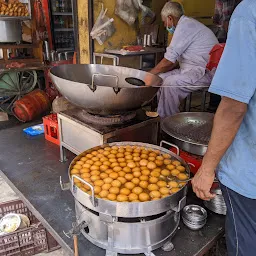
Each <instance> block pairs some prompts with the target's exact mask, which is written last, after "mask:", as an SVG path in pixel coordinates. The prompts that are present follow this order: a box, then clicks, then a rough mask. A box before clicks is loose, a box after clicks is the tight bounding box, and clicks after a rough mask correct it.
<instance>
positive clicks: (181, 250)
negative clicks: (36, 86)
mask: <svg viewBox="0 0 256 256" xmlns="http://www.w3.org/2000/svg"><path fill="white" fill-rule="evenodd" d="M28 126H31V124H23V125H21V126H17V127H14V128H11V129H6V130H2V131H1V134H0V150H1V155H0V170H1V171H0V175H1V176H2V177H3V178H4V179H5V180H6V181H7V182H8V184H9V185H10V186H11V187H12V188H13V189H14V191H15V192H16V193H17V194H18V195H19V196H20V198H21V199H22V200H23V201H24V203H25V204H26V205H27V206H28V208H29V209H30V210H31V211H32V212H33V214H34V215H35V216H36V217H37V218H38V219H39V220H40V221H41V222H42V224H43V225H44V226H45V227H46V228H47V229H48V230H49V232H50V233H51V234H52V235H53V236H54V237H55V239H56V240H57V241H58V242H59V244H60V245H61V246H62V247H63V249H64V250H65V251H66V252H67V253H68V254H70V255H73V251H72V250H73V240H72V239H69V238H67V237H66V236H65V234H64V233H63V231H65V232H67V231H69V230H70V229H71V226H72V222H73V221H75V203H74V198H73V196H72V195H71V193H70V192H69V191H62V190H61V188H60V185H59V177H60V176H62V179H63V181H68V175H67V168H68V164H69V162H70V160H72V158H73V157H74V155H69V160H68V162H66V163H64V164H63V163H60V162H59V147H58V146H56V145H54V144H52V143H50V142H47V141H46V140H45V139H44V136H38V137H34V138H29V137H27V136H26V135H24V133H23V132H22V129H23V128H25V127H28ZM188 201H189V203H191V202H193V203H197V204H201V202H200V200H198V199H196V198H195V196H193V195H192V194H191V195H189V198H188ZM224 222H225V218H224V217H223V216H219V215H216V214H213V213H210V212H209V217H208V221H207V224H206V226H205V227H204V228H203V229H202V230H200V231H190V230H189V229H187V228H186V227H184V225H183V224H182V223H181V224H180V228H179V229H178V231H177V233H176V235H175V237H174V239H173V240H172V242H173V244H174V247H175V249H174V250H173V251H171V252H164V251H162V250H161V249H158V250H156V251H154V253H155V255H156V256H181V255H182V256H196V255H203V254H204V253H206V252H207V251H208V250H209V248H211V247H212V246H213V245H214V243H215V242H216V241H217V240H218V239H219V238H220V237H221V236H222V235H223V233H224ZM79 250H80V254H79V255H80V256H83V255H84V256H85V255H86V256H88V255H91V256H104V255H105V251H104V250H103V249H100V248H98V247H96V246H95V245H93V244H91V243H90V242H89V241H88V240H86V239H85V238H84V237H83V236H82V235H80V236H79Z"/></svg>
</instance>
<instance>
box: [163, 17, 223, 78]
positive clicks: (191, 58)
mask: <svg viewBox="0 0 256 256" xmlns="http://www.w3.org/2000/svg"><path fill="white" fill-rule="evenodd" d="M215 44H218V39H217V38H216V36H215V35H214V33H213V32H212V31H211V30H210V29H209V28H207V27H206V26H205V25H204V24H202V23H200V22H199V21H197V20H195V19H192V18H189V17H187V16H185V15H183V16H182V17H181V18H180V20H179V22H178V24H177V27H176V29H175V32H174V35H173V38H172V41H171V43H170V45H169V46H168V47H167V49H166V53H165V56H164V57H165V58H166V59H167V60H169V61H171V62H173V63H175V62H176V61H178V62H179V64H180V68H181V73H185V72H189V71H190V72H189V73H191V74H192V73H195V79H198V78H199V79H200V77H203V76H204V74H205V68H206V65H207V63H208V61H209V53H210V51H211V49H212V48H213V46H214V45H215Z"/></svg>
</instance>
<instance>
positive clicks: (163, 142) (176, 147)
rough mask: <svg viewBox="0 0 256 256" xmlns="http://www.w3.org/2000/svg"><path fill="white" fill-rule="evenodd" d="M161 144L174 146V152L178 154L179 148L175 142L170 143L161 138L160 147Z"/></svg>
mask: <svg viewBox="0 0 256 256" xmlns="http://www.w3.org/2000/svg"><path fill="white" fill-rule="evenodd" d="M163 144H167V145H168V146H171V147H174V148H175V149H176V150H177V153H176V154H177V155H178V156H179V155H180V148H179V147H178V146H176V145H175V144H172V143H170V142H168V141H165V140H162V141H161V142H160V147H162V146H163Z"/></svg>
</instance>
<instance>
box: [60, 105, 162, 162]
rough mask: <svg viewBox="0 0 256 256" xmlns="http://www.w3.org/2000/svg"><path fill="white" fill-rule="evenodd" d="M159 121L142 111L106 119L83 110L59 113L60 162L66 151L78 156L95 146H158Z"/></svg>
mask: <svg viewBox="0 0 256 256" xmlns="http://www.w3.org/2000/svg"><path fill="white" fill-rule="evenodd" d="M159 122H160V117H156V118H152V117H148V116H147V115H146V114H145V111H144V110H142V109H139V110H137V111H135V112H129V113H127V114H125V115H122V116H110V117H103V118H102V117H100V116H93V115H91V114H88V113H87V112H85V110H83V109H80V108H74V109H69V110H66V111H63V112H60V113H59V114H58V126H59V137H60V161H61V162H64V161H65V160H66V149H68V150H70V151H71V152H73V153H74V154H76V155H78V154H80V153H82V152H83V151H85V150H87V149H90V148H92V147H95V146H99V145H103V144H105V143H110V142H117V141H134V142H145V143H150V144H155V145H157V140H158V131H159ZM111 123H112V124H111Z"/></svg>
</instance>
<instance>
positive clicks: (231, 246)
mask: <svg viewBox="0 0 256 256" xmlns="http://www.w3.org/2000/svg"><path fill="white" fill-rule="evenodd" d="M255 67H256V1H255V0H243V1H242V2H241V3H240V4H239V5H238V6H237V8H236V10H235V11H234V13H233V15H232V18H231V21H230V25H229V32H228V38H227V43H226V47H225V50H224V53H223V56H222V59H221V61H220V63H219V66H218V69H217V71H216V73H215V76H214V79H213V81H212V84H211V87H210V92H212V93H216V94H219V95H221V96H222V100H221V103H220V105H219V107H218V109H217V112H216V115H215V118H214V125H213V131H212V135H211V140H210V142H209V146H208V150H207V152H206V154H205V156H204V159H203V163H202V166H201V168H200V169H199V170H198V172H197V174H196V175H195V177H194V179H193V180H192V185H193V190H194V192H195V193H196V194H197V196H198V197H200V198H202V199H203V200H209V199H211V198H213V197H214V195H213V194H212V193H211V192H210V189H211V186H212V183H213V180H214V177H215V170H216V175H217V176H218V178H219V181H220V183H221V189H222V193H223V196H224V199H225V202H226V205H227V216H226V240H227V247H228V255H229V256H255V255H256V72H255Z"/></svg>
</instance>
